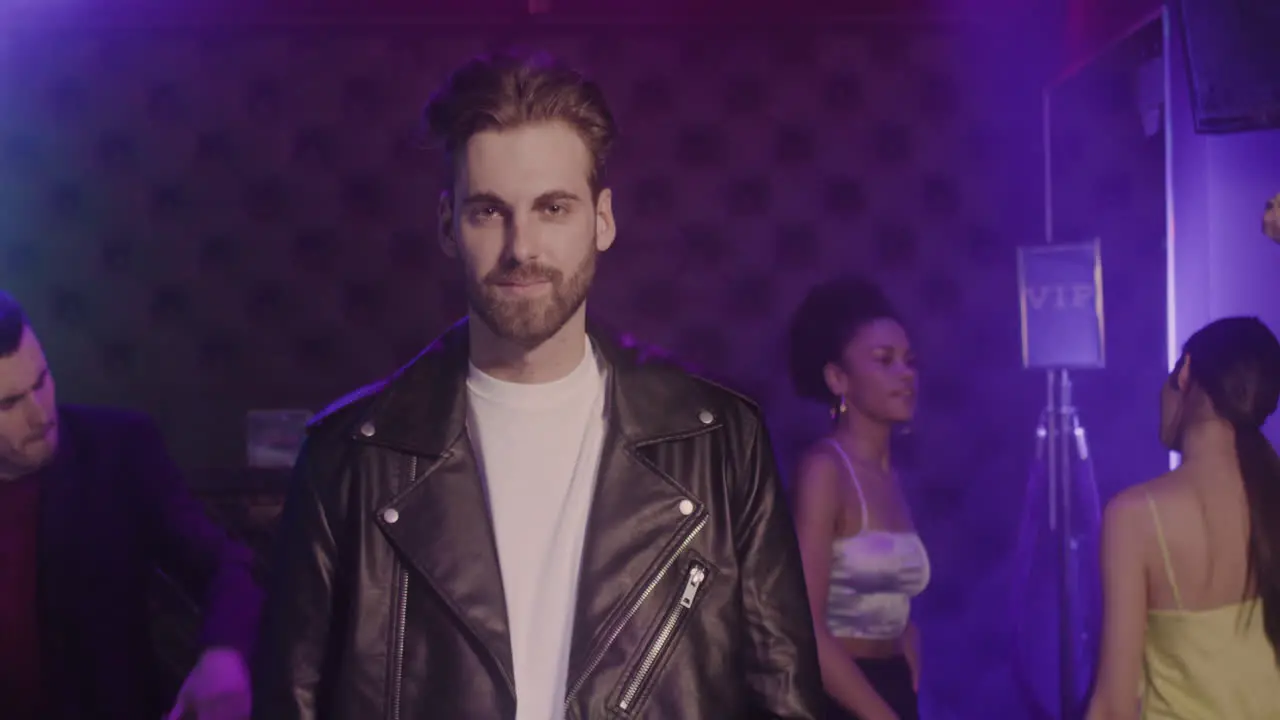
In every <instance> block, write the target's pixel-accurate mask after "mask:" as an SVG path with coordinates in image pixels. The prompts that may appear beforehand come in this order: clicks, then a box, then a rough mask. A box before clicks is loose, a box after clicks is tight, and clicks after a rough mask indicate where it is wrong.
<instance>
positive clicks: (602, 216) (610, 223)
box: [596, 188, 618, 252]
mask: <svg viewBox="0 0 1280 720" xmlns="http://www.w3.org/2000/svg"><path fill="white" fill-rule="evenodd" d="M617 237H618V225H617V222H616V220H615V219H614V216H613V191H612V190H610V189H609V188H604V189H603V190H601V191H600V195H599V196H598V197H596V250H598V251H600V252H604V251H605V250H608V249H609V248H611V247H613V241H614V240H615V239H617Z"/></svg>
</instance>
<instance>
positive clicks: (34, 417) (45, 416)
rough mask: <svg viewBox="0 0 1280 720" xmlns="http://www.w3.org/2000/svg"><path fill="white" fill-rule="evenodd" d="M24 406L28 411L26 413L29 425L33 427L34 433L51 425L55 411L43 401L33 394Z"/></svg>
mask: <svg viewBox="0 0 1280 720" xmlns="http://www.w3.org/2000/svg"><path fill="white" fill-rule="evenodd" d="M23 406H24V409H25V411H26V412H25V413H24V414H25V415H26V418H27V426H28V427H29V428H31V432H32V433H33V434H34V433H38V432H40V431H41V430H43V429H44V428H46V427H48V426H49V421H50V420H52V419H53V413H51V412H50V411H49V409H48V408H46V407H45V406H44V404H43V403H41V402H40V401H38V400H36V398H35V397H33V396H28V397H27V399H26V401H25V402H24V403H23Z"/></svg>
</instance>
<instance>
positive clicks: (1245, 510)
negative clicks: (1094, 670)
mask: <svg viewBox="0 0 1280 720" xmlns="http://www.w3.org/2000/svg"><path fill="white" fill-rule="evenodd" d="M1278 399H1280V342H1278V341H1277V340H1276V337H1275V335H1274V334H1272V332H1271V331H1270V330H1269V329H1268V328H1267V326H1266V325H1264V324H1263V323H1262V322H1261V321H1259V320H1258V319H1256V318H1226V319H1223V320H1218V321H1216V322H1214V323H1211V324H1209V325H1208V326H1206V327H1204V328H1203V329H1201V330H1200V331H1198V332H1197V333H1196V334H1194V335H1192V336H1191V339H1190V340H1188V341H1187V344H1186V345H1185V346H1184V348H1183V353H1182V357H1181V358H1180V359H1179V360H1178V363H1177V365H1176V366H1175V367H1174V369H1173V372H1172V373H1171V374H1170V376H1169V381H1168V383H1166V384H1165V387H1164V390H1163V393H1162V395H1161V439H1162V440H1163V441H1164V443H1165V444H1166V445H1168V446H1169V448H1170V449H1172V450H1174V451H1176V452H1178V453H1179V454H1180V455H1181V458H1182V462H1181V463H1180V465H1179V466H1178V468H1177V469H1176V470H1173V471H1172V472H1169V473H1168V474H1166V475H1163V476H1161V477H1158V478H1156V479H1154V480H1151V481H1150V482H1146V483H1142V484H1140V485H1137V486H1134V487H1131V488H1129V489H1127V490H1125V491H1124V492H1122V493H1120V494H1119V495H1117V496H1116V497H1115V498H1114V499H1113V500H1112V501H1111V502H1110V503H1108V505H1107V509H1106V512H1105V513H1104V518H1103V529H1102V567H1103V586H1104V590H1105V592H1104V595H1105V606H1104V623H1103V638H1102V657H1101V662H1100V664H1099V670H1098V680H1097V684H1096V688H1095V692H1094V696H1093V700H1092V702H1091V704H1090V706H1089V714H1088V720H1134V719H1135V718H1142V719H1143V720H1264V719H1266V720H1274V719H1276V718H1280V458H1277V456H1276V452H1275V450H1274V449H1273V448H1272V446H1271V443H1270V442H1268V441H1267V439H1266V437H1265V436H1264V435H1263V434H1262V426H1263V423H1265V422H1266V420H1267V418H1269V417H1270V416H1271V414H1272V413H1274V412H1275V410H1276V403H1277V400H1278Z"/></svg>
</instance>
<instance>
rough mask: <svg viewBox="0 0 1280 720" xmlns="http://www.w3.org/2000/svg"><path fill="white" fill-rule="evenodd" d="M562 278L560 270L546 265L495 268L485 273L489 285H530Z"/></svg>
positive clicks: (485, 279) (556, 280) (554, 281)
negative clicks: (506, 268) (504, 268)
mask: <svg viewBox="0 0 1280 720" xmlns="http://www.w3.org/2000/svg"><path fill="white" fill-rule="evenodd" d="M559 280H560V271H558V270H556V269H554V268H549V267H546V266H544V265H520V266H517V267H514V268H511V269H508V270H494V271H492V272H490V273H489V274H488V275H485V278H484V281H485V283H486V284H488V285H517V284H519V285H529V284H533V283H540V282H549V283H553V284H554V283H556V282H558V281H559Z"/></svg>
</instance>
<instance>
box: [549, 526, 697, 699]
mask: <svg viewBox="0 0 1280 720" xmlns="http://www.w3.org/2000/svg"><path fill="white" fill-rule="evenodd" d="M706 524H707V518H706V516H703V518H702V519H701V520H699V521H698V524H697V525H694V526H693V529H691V530H690V531H689V534H688V535H685V537H684V540H681V541H680V545H679V546H678V547H676V549H675V552H673V553H671V556H670V557H668V558H667V561H666V562H664V563H663V564H662V567H660V568H658V571H657V572H656V573H654V574H653V577H652V578H650V579H649V583H648V584H647V585H645V587H644V590H642V591H641V592H640V596H639V597H637V598H636V600H635V602H633V603H631V606H630V607H628V608H627V611H626V612H625V613H623V614H622V617H620V618H618V621H617V622H616V623H614V624H613V627H611V628H609V632H608V633H606V634H605V641H604V642H603V643H602V644H601V645H600V647H599V649H597V650H596V651H595V654H593V655H592V656H591V661H590V662H588V663H587V668H586V670H584V671H583V672H582V674H581V675H579V676H578V679H577V680H576V681H575V682H574V683H573V687H571V688H569V692H568V694H567V695H565V699H564V714H565V717H569V711H570V709H571V708H572V707H573V701H574V699H576V698H577V696H578V692H579V691H580V690H582V686H583V685H586V684H587V678H589V677H591V673H593V672H595V670H596V668H597V667H600V663H601V662H603V661H604V654H605V653H606V652H608V651H609V647H610V646H612V645H613V642H614V641H615V640H617V639H618V636H619V635H621V634H622V628H624V627H626V625H627V623H628V622H631V618H633V617H635V615H636V613H637V612H639V611H640V606H641V605H644V601H645V600H648V599H649V596H650V595H652V594H653V590H654V588H656V587H657V586H658V583H659V582H661V581H662V578H663V577H664V576H665V575H666V574H667V571H668V570H670V569H671V566H672V565H674V564H675V562H676V559H677V558H679V557H680V553H683V552H684V551H685V549H686V548H688V547H689V544H690V543H692V542H693V539H694V538H695V537H697V535H698V533H700V532H702V528H703V527H705V526H706Z"/></svg>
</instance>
